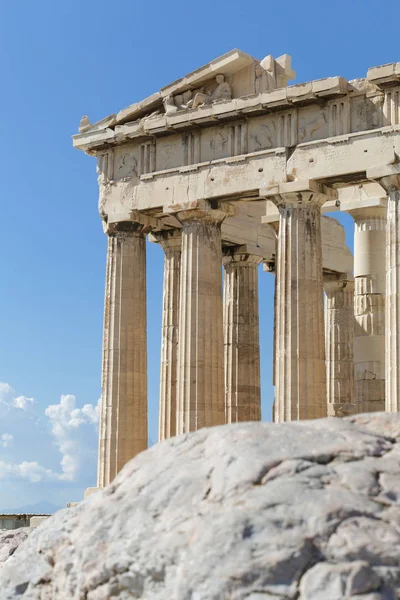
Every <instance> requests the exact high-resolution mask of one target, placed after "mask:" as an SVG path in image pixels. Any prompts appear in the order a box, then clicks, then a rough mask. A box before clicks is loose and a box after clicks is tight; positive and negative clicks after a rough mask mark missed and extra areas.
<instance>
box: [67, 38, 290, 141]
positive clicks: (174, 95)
mask: <svg viewBox="0 0 400 600" xmlns="http://www.w3.org/2000/svg"><path fill="white" fill-rule="evenodd" d="M294 77H295V72H294V71H293V70H292V69H291V58H290V56H288V55H287V54H284V55H283V56H281V57H279V58H277V59H274V58H273V57H272V56H271V55H268V56H266V57H265V58H264V59H263V60H261V61H260V60H258V59H256V58H254V57H252V56H250V55H249V54H246V53H245V52H242V51H241V50H238V49H234V50H231V51H230V52H227V53H226V54H224V55H222V56H220V57H218V58H216V59H215V60H212V61H211V62H209V63H208V64H206V65H204V66H202V67H200V68H199V69H196V70H195V71H193V72H191V73H189V74H188V75H185V76H184V77H182V78H180V79H178V80H176V81H173V82H172V83H170V84H168V85H166V86H164V87H162V88H161V89H160V90H159V91H158V92H155V93H154V94H152V95H151V96H148V97H147V98H144V99H143V100H141V101H140V102H135V103H134V104H131V105H130V106H128V107H127V108H124V109H122V110H121V111H119V113H117V114H114V115H110V116H109V117H106V118H105V119H102V120H101V121H99V122H97V123H94V124H91V123H90V122H89V120H88V118H87V117H86V116H85V117H83V118H82V121H81V124H80V127H79V131H80V133H90V132H96V131H100V130H104V129H105V128H107V127H112V126H114V125H124V124H125V123H132V122H134V121H137V120H139V119H142V118H143V117H149V116H153V115H163V114H167V115H168V114H172V113H175V112H180V111H185V110H194V109H196V108H199V107H202V106H206V105H211V104H213V103H220V102H224V101H230V100H231V99H234V98H242V97H246V96H251V95H255V94H260V93H263V92H266V91H271V90H274V89H276V88H280V87H285V86H287V84H288V81H289V80H290V79H293V78H294Z"/></svg>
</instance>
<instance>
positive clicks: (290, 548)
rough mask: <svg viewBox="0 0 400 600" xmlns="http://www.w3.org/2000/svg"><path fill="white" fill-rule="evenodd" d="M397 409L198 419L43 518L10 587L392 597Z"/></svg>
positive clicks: (184, 597)
mask: <svg viewBox="0 0 400 600" xmlns="http://www.w3.org/2000/svg"><path fill="white" fill-rule="evenodd" d="M399 557H400V415H397V414H392V415H390V414H373V413H372V414H368V415H357V416H353V417H350V418H348V419H343V420H342V419H335V418H331V419H322V420H315V421H301V422H298V423H293V424H283V425H276V424H274V425H272V424H266V423H245V424H238V425H229V426H223V427H214V428H211V429H202V430H200V431H198V432H196V433H192V434H188V435H184V436H180V437H176V438H172V439H170V440H168V441H166V442H162V443H160V444H158V445H156V446H154V447H153V448H151V449H150V450H148V451H146V452H143V453H142V454H140V455H138V456H137V457H136V458H135V459H133V460H132V461H131V462H130V463H129V464H128V465H127V466H126V467H125V468H124V469H123V471H122V472H121V473H120V474H119V475H118V476H117V478H116V479H115V480H114V482H113V483H112V484H111V485H110V486H108V487H107V488H106V489H104V491H101V492H99V493H97V494H94V495H93V496H91V497H90V498H89V499H88V500H87V501H85V502H82V503H81V504H79V505H78V506H76V507H74V508H71V509H67V510H64V511H60V512H58V513H57V514H56V515H55V516H53V517H52V518H50V519H49V520H48V521H46V522H45V523H43V524H42V525H40V527H38V528H37V529H36V530H35V531H34V532H33V533H32V534H31V535H30V536H29V538H28V540H27V541H26V542H25V543H24V544H22V546H21V547H20V548H19V549H18V550H17V551H16V552H15V554H14V555H13V556H11V557H10V558H9V559H8V560H7V562H6V563H5V565H4V566H3V568H2V569H1V570H0V590H1V591H0V597H1V600H11V599H13V600H14V599H18V600H20V599H23V600H78V599H79V600H83V599H85V600H106V599H107V600H108V599H111V600H113V599H114V598H115V599H116V600H130V599H132V598H142V599H143V600H144V599H146V600H225V599H228V598H229V599H231V600H238V599H242V598H245V599H247V600H283V599H301V600H339V599H340V600H341V599H343V598H346V599H352V600H379V599H382V600H395V599H396V598H397V597H398V595H397V594H399V593H400V566H399V565H400V562H399Z"/></svg>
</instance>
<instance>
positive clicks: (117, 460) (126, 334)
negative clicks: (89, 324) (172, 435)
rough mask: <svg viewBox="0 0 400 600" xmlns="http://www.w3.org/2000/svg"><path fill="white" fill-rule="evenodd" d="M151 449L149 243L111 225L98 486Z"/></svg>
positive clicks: (136, 232) (127, 225) (128, 227)
mask: <svg viewBox="0 0 400 600" xmlns="http://www.w3.org/2000/svg"><path fill="white" fill-rule="evenodd" d="M146 448H147V347H146V240H145V236H144V234H143V232H142V226H141V225H139V224H138V223H132V222H124V223H117V224H113V225H110V226H109V227H108V250H107V274H106V290H105V308H104V330H103V368H102V400H101V414H100V434H99V461H98V481H97V485H98V487H104V486H105V485H107V484H108V483H110V481H112V479H114V477H115V475H116V474H117V473H118V471H120V470H121V469H122V467H123V466H124V465H125V463H126V462H128V461H129V460H130V459H131V458H132V457H133V456H135V455H136V454H138V453H139V452H141V451H142V450H145V449H146Z"/></svg>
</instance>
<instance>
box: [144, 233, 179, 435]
mask: <svg viewBox="0 0 400 600" xmlns="http://www.w3.org/2000/svg"><path fill="white" fill-rule="evenodd" d="M149 237H150V239H151V241H155V242H158V243H160V244H161V246H162V247H163V249H164V291H163V312H162V325H161V369H160V405H159V415H158V439H159V440H165V439H167V438H170V437H173V436H174V435H176V396H177V390H178V380H177V377H178V325H179V280H180V268H181V232H180V230H179V229H173V230H169V231H161V232H157V233H152V234H150V236H149Z"/></svg>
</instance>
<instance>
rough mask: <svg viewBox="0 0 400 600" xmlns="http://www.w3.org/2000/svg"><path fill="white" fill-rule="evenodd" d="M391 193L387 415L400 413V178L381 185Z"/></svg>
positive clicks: (387, 330) (387, 263)
mask: <svg viewBox="0 0 400 600" xmlns="http://www.w3.org/2000/svg"><path fill="white" fill-rule="evenodd" d="M379 183H380V184H381V185H382V186H383V188H384V189H385V190H386V193H387V230H386V315H385V316H386V394H385V395H386V398H385V410H386V412H400V175H391V176H388V177H384V178H383V179H381V180H380V182H379Z"/></svg>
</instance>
